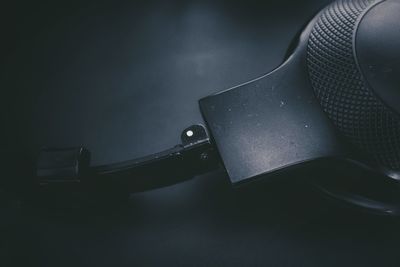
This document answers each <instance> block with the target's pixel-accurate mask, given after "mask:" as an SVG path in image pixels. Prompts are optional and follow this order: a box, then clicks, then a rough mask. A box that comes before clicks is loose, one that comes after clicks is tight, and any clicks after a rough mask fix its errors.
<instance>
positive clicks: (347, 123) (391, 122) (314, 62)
mask: <svg viewBox="0 0 400 267" xmlns="http://www.w3.org/2000/svg"><path fill="white" fill-rule="evenodd" d="M377 2H380V1H376V0H340V1H336V2H334V3H332V4H331V5H330V6H328V7H327V8H325V9H324V10H323V11H322V12H321V13H320V16H319V18H318V19H317V20H316V22H315V25H314V27H313V29H312V31H311V34H310V38H309V42H308V47H307V65H308V71H309V77H310V80H311V83H312V86H313V89H314V91H315V94H316V96H317V98H318V99H319V101H320V103H321V105H322V107H323V109H324V111H325V112H326V113H327V115H328V116H329V118H330V119H331V120H332V121H333V123H334V124H335V125H336V127H337V128H338V129H339V130H340V131H341V132H342V133H343V134H344V136H346V137H347V138H348V140H350V142H351V143H353V144H354V145H355V146H357V147H358V148H359V149H361V150H363V151H366V152H367V153H368V154H369V155H370V156H371V157H373V158H374V159H375V161H376V162H377V163H378V164H379V165H382V166H384V167H386V168H389V169H391V170H395V171H397V170H400V117H399V116H398V114H395V113H394V112H393V111H392V110H390V109H389V108H388V107H387V106H386V105H385V104H384V103H383V102H381V100H379V99H378V98H377V97H376V96H375V95H374V93H373V92H372V90H371V89H370V88H368V85H367V83H366V81H365V79H364V78H363V76H362V73H361V72H360V70H359V68H358V66H357V62H356V57H355V55H354V34H355V31H356V28H357V23H358V20H359V19H360V17H361V15H362V14H363V11H365V10H366V9H368V8H369V7H371V6H372V5H374V4H376V3H377Z"/></svg>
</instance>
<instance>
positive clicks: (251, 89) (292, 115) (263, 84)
mask: <svg viewBox="0 0 400 267" xmlns="http://www.w3.org/2000/svg"><path fill="white" fill-rule="evenodd" d="M305 40H307V34H305V33H303V36H302V37H301V42H300V43H301V44H300V45H299V46H298V47H297V49H296V50H295V52H294V53H293V55H292V56H291V57H290V58H289V59H288V60H287V61H286V62H285V63H284V64H283V65H282V66H281V67H279V68H278V69H276V70H275V71H273V72H272V73H270V74H267V75H265V76H263V77H261V78H259V79H256V80H254V81H251V82H249V83H246V84H243V85H241V86H238V87H235V88H232V89H230V90H227V91H224V92H222V93H219V94H216V95H213V96H209V97H206V98H204V99H201V101H200V107H201V111H202V113H203V116H204V119H205V121H206V122H207V125H208V127H209V129H210V132H211V136H212V138H213V140H214V141H215V144H216V146H217V148H218V151H219V153H220V155H221V158H222V161H223V163H224V166H225V168H226V170H227V172H228V174H229V177H230V179H231V181H232V183H242V182H244V181H248V180H252V179H253V178H256V177H259V176H261V175H265V174H268V173H271V172H274V171H277V170H280V169H283V168H286V167H290V166H294V165H297V164H300V163H303V162H308V161H314V160H317V159H321V158H331V157H346V154H347V152H346V151H345V149H344V148H343V146H342V142H341V140H340V139H339V137H338V136H337V134H336V131H335V129H334V128H333V125H332V123H331V122H330V120H329V119H328V118H327V117H326V115H325V114H324V112H323V111H322V109H321V107H320V104H319V102H318V100H317V99H316V98H315V96H314V93H313V90H312V87H311V84H310V82H309V80H308V78H307V76H308V74H307V69H306V63H305V62H306V53H305V52H306V49H305Z"/></svg>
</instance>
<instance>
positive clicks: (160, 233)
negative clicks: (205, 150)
mask: <svg viewBox="0 0 400 267" xmlns="http://www.w3.org/2000/svg"><path fill="white" fill-rule="evenodd" d="M325 4H326V3H325V2H324V1H298V2H296V3H293V2H292V1H289V0H285V1H277V2H271V3H269V2H266V1H262V2H255V1H242V2H239V1H226V2H221V1H210V2H204V1H201V2H200V1H198V2H195V1H186V2H183V1H176V2H164V1H158V2H148V1H147V2H146V3H145V2H144V1H143V3H133V2H119V3H114V2H112V1H109V2H101V3H100V2H99V1H92V2H70V1H68V2H67V1H65V2H57V3H55V2H50V3H44V2H28V3H13V4H8V5H9V6H5V8H4V9H2V11H3V12H4V13H6V14H5V16H2V18H1V19H2V26H4V27H5V31H3V34H4V35H3V37H4V38H3V40H4V41H3V43H2V45H3V46H4V49H3V50H2V54H3V59H4V61H3V62H5V63H6V64H2V73H1V75H2V76H1V83H2V84H1V88H2V98H1V100H2V101H1V103H2V108H3V112H2V115H5V116H4V118H5V124H4V130H3V131H2V135H4V136H5V138H4V139H3V140H4V142H3V149H4V153H3V154H2V156H4V155H7V156H8V160H7V161H5V160H3V161H2V162H3V163H4V167H3V169H4V170H5V173H4V175H2V178H3V179H2V180H6V178H13V180H15V181H19V180H18V179H21V178H23V176H22V174H23V173H26V172H28V171H29V162H30V158H31V156H32V155H33V154H34V152H33V151H35V150H36V148H37V147H38V146H41V145H44V144H46V145H59V146H65V145H76V144H82V143H83V144H86V145H87V147H88V148H89V149H90V150H91V151H92V152H93V155H94V162H95V163H96V164H101V163H111V162H114V161H119V160H125V159H129V158H131V157H136V156H143V155H144V154H148V153H152V152H156V151H158V150H162V149H165V148H168V147H170V146H172V145H174V144H175V143H177V142H178V141H179V134H180V130H181V129H183V128H185V127H186V126H188V125H190V124H192V123H198V122H201V117H200V113H199V111H198V107H197V99H198V98H200V97H203V96H206V95H208V94H209V93H212V92H215V91H218V90H221V89H225V88H228V87H231V86H233V85H236V84H238V83H242V82H244V81H246V80H249V79H252V78H255V77H257V76H259V75H261V74H264V73H266V72H268V71H270V70H271V69H273V68H274V67H276V66H277V65H278V64H279V63H280V62H281V61H282V59H283V57H284V54H285V51H286V48H287V46H288V44H289V42H290V40H291V38H292V36H293V35H294V34H295V33H296V32H297V31H298V30H299V29H300V28H301V26H302V25H303V24H304V23H305V22H306V21H307V19H308V18H309V17H311V16H312V15H313V14H314V13H315V12H316V11H317V10H318V9H319V8H320V7H322V6H324V5H325ZM11 148H13V149H14V150H13V151H14V152H12V151H11ZM17 160H23V161H24V163H26V165H25V166H27V167H23V168H21V167H18V164H17V163H16V162H17ZM11 172H12V173H14V174H15V173H16V174H18V175H10V173H11ZM301 178H302V177H294V178H293V180H301ZM289 184H290V183H289V182H284V184H281V185H278V184H266V185H255V186H249V187H247V188H242V189H241V190H233V189H232V188H231V187H230V185H229V184H228V182H227V177H225V176H224V175H223V174H214V175H209V176H205V177H197V178H195V179H193V180H191V181H189V182H186V183H183V184H179V185H176V186H173V187H168V188H164V189H159V190H155V191H150V192H146V193H141V194H136V195H133V196H132V197H131V198H130V201H129V202H128V203H125V204H121V205H109V206H108V207H107V206H104V207H103V208H84V207H81V208H80V209H78V208H76V209H75V210H72V211H65V210H64V211H53V210H49V209H46V208H38V207H35V206H34V205H22V204H21V202H19V201H17V200H16V199H15V197H13V196H12V195H11V194H8V193H2V194H1V195H0V197H1V199H0V207H1V210H0V211H1V222H0V226H1V238H0V240H1V241H0V244H1V251H0V256H1V257H0V261H1V262H0V263H1V266H13V265H14V266H141V265H153V266H160V265H164V266H177V265H178V266H179V265H189V266H190V265H197V266H198V265H200V266H202V265H203V266H204V265H212V266H221V265H226V266H246V265H247V266H248V265H261V266H398V265H399V263H400V256H398V255H399V254H398V247H399V245H400V241H399V240H400V231H399V230H398V223H399V222H398V221H397V220H393V219H388V218H382V217H368V216H366V215H363V214H359V213H352V212H350V211H347V210H341V209H339V208H335V207H334V206H332V205H330V204H329V203H328V202H327V201H325V200H323V199H321V198H319V196H318V195H316V194H314V193H313V192H312V191H310V189H309V188H307V187H306V186H301V185H299V184H298V183H294V184H292V185H290V186H289Z"/></svg>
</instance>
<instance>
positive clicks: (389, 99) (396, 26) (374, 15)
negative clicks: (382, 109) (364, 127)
mask: <svg viewBox="0 0 400 267" xmlns="http://www.w3.org/2000/svg"><path fill="white" fill-rule="evenodd" d="M399 20H400V2H399V1H398V0H387V1H384V2H381V3H379V4H377V5H375V6H374V7H373V8H371V9H370V10H369V11H368V12H367V13H366V14H365V15H364V16H363V18H362V20H361V22H360V23H359V27H358V29H357V35H356V39H355V42H356V54H357V60H358V64H359V67H360V69H361V71H362V73H363V75H364V77H365V79H366V80H367V82H368V84H369V86H370V87H371V89H372V90H373V92H374V93H375V94H376V95H378V96H379V98H380V99H381V100H382V101H383V102H384V103H385V104H386V105H388V106H389V107H390V108H391V109H392V110H393V111H394V112H397V114H398V115H399V116H400V22H399Z"/></svg>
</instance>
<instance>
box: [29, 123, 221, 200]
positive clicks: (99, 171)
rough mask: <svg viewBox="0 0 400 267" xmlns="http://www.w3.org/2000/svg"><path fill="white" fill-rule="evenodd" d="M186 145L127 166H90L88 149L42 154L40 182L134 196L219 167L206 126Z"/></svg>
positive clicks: (189, 133)
mask: <svg viewBox="0 0 400 267" xmlns="http://www.w3.org/2000/svg"><path fill="white" fill-rule="evenodd" d="M181 141H182V144H180V145H177V146H175V147H173V148H171V149H168V150H165V151H163V152H160V153H157V154H152V155H149V156H146V157H142V158H138V159H134V160H129V161H125V162H120V163H115V164H109V165H102V166H95V167H92V166H90V153H89V151H88V150H87V149H85V148H84V147H77V148H68V149H65V148H64V149H54V148H53V149H51V148H50V149H49V148H44V149H42V150H41V152H40V155H39V157H38V162H37V177H38V182H39V184H40V185H41V186H42V187H45V188H50V189H54V188H59V189H65V188H80V189H88V190H96V189H98V188H99V187H100V188H113V189H115V188H118V189H121V190H125V191H126V190H129V191H130V192H137V191H144V190H148V189H152V188H157V187H162V186H167V185H172V184H175V183H178V182H181V181H183V180H187V179H190V178H192V177H194V176H196V175H198V174H202V173H205V172H208V171H211V170H214V169H216V168H217V167H218V165H219V164H218V163H219V157H218V155H217V152H216V150H215V149H214V146H213V145H212V144H211V142H210V138H209V135H208V133H207V131H206V129H205V127H204V126H202V125H192V126H190V127H188V128H186V129H185V130H184V131H183V132H182V134H181Z"/></svg>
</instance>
